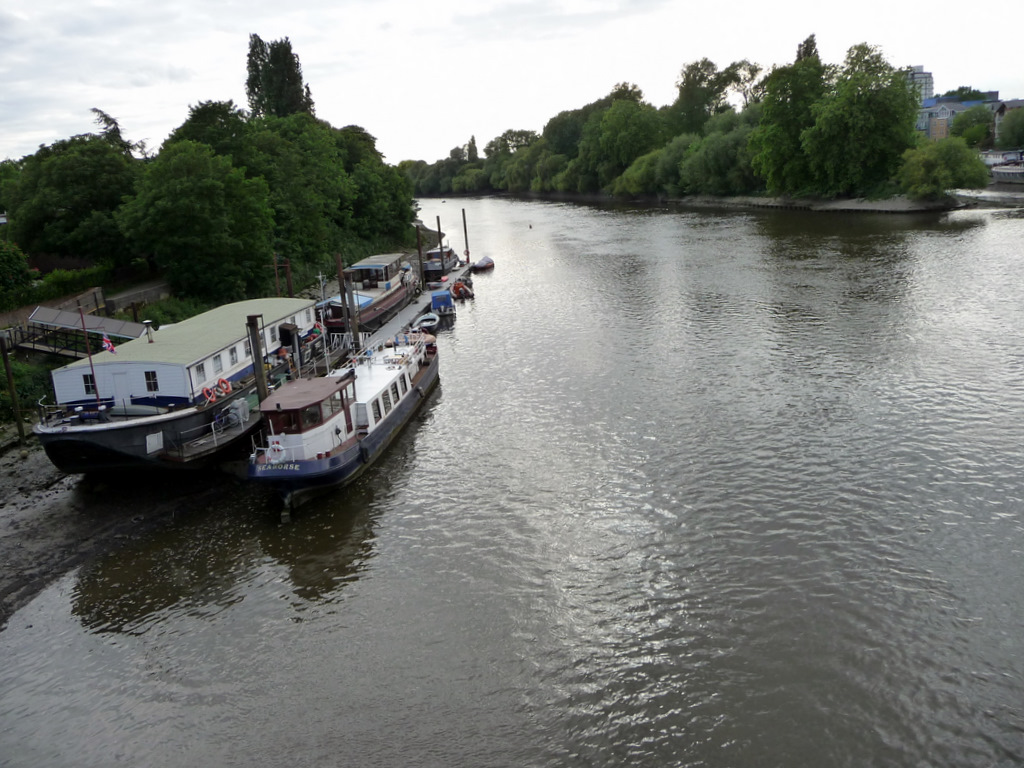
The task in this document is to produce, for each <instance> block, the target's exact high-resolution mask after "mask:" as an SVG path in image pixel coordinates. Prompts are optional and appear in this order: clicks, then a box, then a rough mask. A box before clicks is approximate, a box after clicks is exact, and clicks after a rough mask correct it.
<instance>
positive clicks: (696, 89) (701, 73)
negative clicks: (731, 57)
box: [666, 58, 749, 136]
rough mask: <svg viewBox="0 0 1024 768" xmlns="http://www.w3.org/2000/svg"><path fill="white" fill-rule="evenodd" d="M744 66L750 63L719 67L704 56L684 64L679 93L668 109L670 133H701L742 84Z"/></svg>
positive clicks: (678, 82) (678, 81) (678, 83)
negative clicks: (741, 72)
mask: <svg viewBox="0 0 1024 768" xmlns="http://www.w3.org/2000/svg"><path fill="white" fill-rule="evenodd" d="M743 65H749V62H742V63H740V62H737V63H735V64H732V65H730V66H728V67H726V68H725V69H723V70H719V69H718V67H717V66H715V63H714V62H713V61H711V60H710V59H706V58H705V59H701V60H700V61H693V62H690V63H689V64H687V65H686V66H684V67H683V69H682V71H681V72H680V74H679V79H678V80H677V81H676V88H677V89H678V95H677V96H676V100H675V102H674V103H673V104H672V105H671V106H670V107H668V109H667V111H666V115H667V119H668V130H669V133H670V134H671V135H673V136H675V135H678V134H680V133H702V132H703V130H704V124H705V123H706V122H707V121H708V118H709V117H711V116H712V115H714V114H717V113H718V112H722V111H724V110H725V109H727V108H728V102H727V101H726V97H727V96H728V93H729V89H730V88H734V87H736V86H737V85H738V84H739V83H740V80H741V76H740V70H741V68H742V66H743Z"/></svg>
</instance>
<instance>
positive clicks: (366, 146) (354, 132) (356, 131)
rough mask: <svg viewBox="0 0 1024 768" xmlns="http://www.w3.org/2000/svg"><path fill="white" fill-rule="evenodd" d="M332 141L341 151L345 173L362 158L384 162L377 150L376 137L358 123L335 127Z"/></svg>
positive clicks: (352, 168)
mask: <svg viewBox="0 0 1024 768" xmlns="http://www.w3.org/2000/svg"><path fill="white" fill-rule="evenodd" d="M334 143H335V144H337V146H338V150H339V151H340V152H341V156H342V158H343V160H344V164H345V171H346V172H347V173H351V172H352V171H353V170H354V169H355V167H356V166H357V165H359V164H360V163H361V162H363V161H364V160H369V161H371V162H374V163H383V162H384V156H383V155H382V154H381V153H380V152H379V151H377V139H376V138H374V137H373V136H371V135H370V133H369V132H368V131H367V130H366V129H365V128H361V127H359V126H358V125H346V126H345V127H344V128H337V129H335V131H334Z"/></svg>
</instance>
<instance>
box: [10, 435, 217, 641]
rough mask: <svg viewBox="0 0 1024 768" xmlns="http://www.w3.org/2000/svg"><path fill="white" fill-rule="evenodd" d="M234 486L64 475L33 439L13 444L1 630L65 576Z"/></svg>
mask: <svg viewBox="0 0 1024 768" xmlns="http://www.w3.org/2000/svg"><path fill="white" fill-rule="evenodd" d="M183 479H184V480H185V481H184V482H182V481H183ZM236 482H237V481H235V480H233V479H232V478H231V477H229V476H227V475H223V474H218V475H189V476H188V477H187V479H186V478H183V477H182V476H179V475H177V474H175V475H174V476H172V477H168V476H166V475H163V476H154V475H147V474H139V475H137V476H133V477H118V478H103V477H92V476H88V477H83V476H78V475H66V474H64V473H63V472H61V471H60V470H58V469H57V468H56V467H55V466H53V464H51V463H50V460H49V459H48V458H47V457H46V453H45V452H44V451H43V449H42V447H41V446H40V445H39V444H38V443H37V442H36V441H35V440H34V439H32V438H30V439H29V440H28V441H27V444H26V446H25V447H22V446H20V445H18V444H17V443H15V444H14V445H8V447H7V449H6V450H3V452H2V454H0V489H2V493H0V631H2V630H3V629H4V628H6V626H7V625H8V622H9V621H10V620H11V617H12V616H13V615H14V614H15V613H16V612H17V610H18V609H19V608H21V607H22V606H24V605H25V604H26V603H28V602H29V601H31V600H32V599H33V598H34V597H35V596H36V595H38V594H39V592H41V591H42V590H43V589H45V588H46V587H47V586H48V585H49V584H52V583H53V582H54V581H55V580H57V579H59V578H60V577H61V576H63V575H64V574H66V573H68V572H69V571H71V570H72V569H74V568H76V567H78V566H79V565H82V564H84V563H87V562H89V561H90V560H92V559H94V558H96V557H99V556H100V555H103V554H106V553H108V552H111V551H114V550H115V549H116V548H117V547H119V546H121V545H123V544H125V543H127V542H129V541H132V540H135V539H137V538H140V537H142V536H145V535H148V534H151V533H152V532H153V531H155V530H158V529H160V528H161V527H164V526H168V525H171V524H172V523H174V522H175V521H176V520H180V519H181V518H182V517H184V516H187V515H189V514H193V513H195V512H196V511H197V510H202V509H204V508H208V506H209V504H210V503H211V501H212V500H213V499H214V498H215V497H217V496H218V495H220V494H223V493H224V489H225V487H231V486H233V485H235V484H236ZM115 486H116V487H115Z"/></svg>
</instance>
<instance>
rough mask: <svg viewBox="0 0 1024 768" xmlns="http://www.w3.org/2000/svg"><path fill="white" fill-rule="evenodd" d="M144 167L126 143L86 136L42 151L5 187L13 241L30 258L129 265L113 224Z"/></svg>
mask: <svg viewBox="0 0 1024 768" xmlns="http://www.w3.org/2000/svg"><path fill="white" fill-rule="evenodd" d="M138 171H139V161H138V160H136V159H135V158H134V157H132V155H131V154H130V152H129V151H127V149H126V148H125V146H124V144H123V143H122V142H121V141H119V140H118V141H111V140H109V138H108V137H106V136H98V135H95V134H86V135H82V136H73V137H72V138H70V139H64V140H62V141H57V142H54V143H53V144H52V145H50V146H45V147H40V148H39V150H38V151H37V152H36V153H35V154H34V155H30V156H28V157H26V158H24V159H23V161H22V165H21V171H20V173H19V174H18V175H17V176H16V177H12V178H9V179H8V180H7V182H5V184H4V187H3V190H4V191H3V194H4V202H5V203H6V205H7V207H8V214H9V217H10V224H9V225H8V226H9V227H10V233H9V237H10V238H11V239H12V240H14V241H16V242H17V243H19V244H20V245H21V246H22V247H23V248H24V249H25V250H26V251H27V252H28V253H31V254H42V253H49V254H56V255H61V256H77V257H82V258H86V259H90V260H92V261H95V262H96V263H103V264H125V263H127V262H128V261H129V260H130V255H131V254H130V251H129V249H128V247H127V243H126V242H125V240H124V238H123V237H122V236H121V234H120V232H119V230H118V228H117V225H116V223H115V222H114V219H113V213H114V211H115V210H116V209H117V208H118V206H120V204H121V198H122V197H123V196H124V195H126V194H130V193H131V192H132V190H133V188H134V185H135V179H136V177H137V175H138Z"/></svg>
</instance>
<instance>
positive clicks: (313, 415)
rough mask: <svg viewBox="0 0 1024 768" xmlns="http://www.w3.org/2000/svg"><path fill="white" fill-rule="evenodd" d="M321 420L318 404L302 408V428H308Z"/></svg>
mask: <svg viewBox="0 0 1024 768" xmlns="http://www.w3.org/2000/svg"><path fill="white" fill-rule="evenodd" d="M320 421H321V419H320V404H319V403H317V404H316V405H310V406H308V407H307V408H303V409H302V428H303V429H308V428H309V427H315V426H316V425H317V424H319V423H320Z"/></svg>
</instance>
